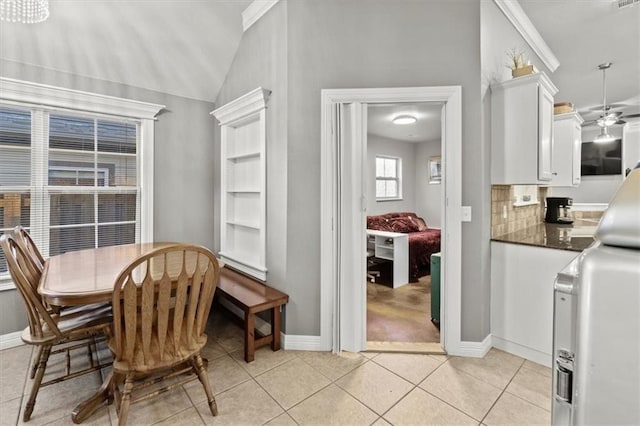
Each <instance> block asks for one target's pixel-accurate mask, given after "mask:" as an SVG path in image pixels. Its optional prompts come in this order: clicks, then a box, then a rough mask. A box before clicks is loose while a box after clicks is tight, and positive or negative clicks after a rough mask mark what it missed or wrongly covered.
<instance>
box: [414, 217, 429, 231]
mask: <svg viewBox="0 0 640 426" xmlns="http://www.w3.org/2000/svg"><path fill="white" fill-rule="evenodd" d="M411 220H412V221H413V223H415V224H416V226H417V227H418V231H426V230H427V229H429V227H428V226H427V224H426V223H425V221H424V219H423V218H421V217H417V216H415V217H412V218H411Z"/></svg>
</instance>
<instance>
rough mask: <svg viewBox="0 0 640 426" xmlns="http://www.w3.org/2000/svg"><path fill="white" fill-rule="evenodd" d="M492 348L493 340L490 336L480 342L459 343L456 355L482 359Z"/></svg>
mask: <svg viewBox="0 0 640 426" xmlns="http://www.w3.org/2000/svg"><path fill="white" fill-rule="evenodd" d="M492 346H493V338H492V337H491V334H489V335H488V336H487V337H485V338H484V340H482V342H467V341H464V342H460V346H459V351H458V353H457V355H459V356H468V357H472V358H483V357H484V356H485V355H486V354H487V352H489V350H491V347H492Z"/></svg>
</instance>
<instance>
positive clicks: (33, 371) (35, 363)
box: [30, 346, 42, 380]
mask: <svg viewBox="0 0 640 426" xmlns="http://www.w3.org/2000/svg"><path fill="white" fill-rule="evenodd" d="M40 358H42V346H38V348H37V351H36V358H35V359H34V360H33V365H32V366H31V375H30V378H31V379H32V380H33V379H34V378H35V377H36V371H38V364H40Z"/></svg>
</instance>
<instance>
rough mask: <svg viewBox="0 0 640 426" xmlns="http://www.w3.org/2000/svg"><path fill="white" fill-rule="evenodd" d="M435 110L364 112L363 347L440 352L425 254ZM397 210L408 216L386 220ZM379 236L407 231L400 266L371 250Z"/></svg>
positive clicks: (434, 200)
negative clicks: (408, 347)
mask: <svg viewBox="0 0 640 426" xmlns="http://www.w3.org/2000/svg"><path fill="white" fill-rule="evenodd" d="M441 108H442V106H441V105H440V104H437V103H414V104H406V103H405V104H402V103H399V104H375V105H374V104H370V105H369V106H368V107H367V171H366V173H367V206H366V207H367V228H369V229H367V234H368V250H367V280H368V282H367V302H366V303H367V347H368V348H373V347H376V348H383V349H385V350H393V349H394V348H398V347H403V348H405V349H406V347H407V345H408V344H411V345H412V348H413V349H415V350H425V351H441V347H440V333H439V321H438V320H439V312H437V313H435V312H434V313H433V314H432V312H431V311H432V308H433V310H434V311H435V310H436V309H439V304H438V303H437V302H436V301H434V302H433V303H432V301H431V291H432V290H431V289H432V286H431V274H430V265H429V263H430V258H431V254H432V253H436V252H439V251H440V227H441V220H440V219H441V218H440V215H441V207H442V201H441V197H442V194H441V187H442V185H441V184H440V183H441V180H440V179H441V175H440V174H439V173H438V172H440V171H441V167H442V164H441V129H440V116H441ZM399 117H400V120H398V118H399ZM402 119H405V120H404V121H406V122H405V123H404V124H402V123H403V120H402ZM414 119H415V120H414ZM399 212H405V213H413V214H411V215H409V214H402V215H400V216H402V217H396V218H391V217H390V216H393V213H399ZM407 216H411V219H409V218H408V217H407ZM419 218H422V219H424V222H425V223H424V224H423V223H421V221H420V220H419ZM416 219H418V220H416ZM425 228H428V229H425ZM378 231H383V232H384V231H390V232H397V233H400V234H407V233H408V238H406V239H405V240H408V244H407V248H408V250H407V253H406V255H408V257H407V258H405V257H403V256H404V255H403V253H402V250H403V248H402V244H403V240H402V238H400V239H399V240H397V239H394V240H395V241H396V245H397V247H396V252H395V253H397V254H396V255H395V257H396V259H397V258H398V257H400V258H401V259H400V260H399V261H400V263H401V264H402V265H404V266H400V267H399V266H397V265H396V263H397V262H396V263H394V260H393V258H394V252H389V253H383V252H382V250H381V249H380V247H378V251H377V252H376V250H375V249H376V238H377V239H378V242H382V241H383V240H381V239H380V238H381V236H380V235H379V234H378ZM411 231H413V232H411ZM415 231H423V232H415ZM376 235H378V236H377V237H376ZM396 235H398V234H396ZM418 238H421V240H417V239H418ZM378 246H379V245H378ZM434 285H435V284H434ZM435 296H436V299H437V298H438V297H439V294H437V293H436V294H435Z"/></svg>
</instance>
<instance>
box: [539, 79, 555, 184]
mask: <svg viewBox="0 0 640 426" xmlns="http://www.w3.org/2000/svg"><path fill="white" fill-rule="evenodd" d="M552 152H553V96H552V95H551V94H550V93H549V92H548V91H546V90H545V89H544V88H543V87H541V86H538V180H541V181H550V180H551V178H552V177H553V173H552V169H551V161H552Z"/></svg>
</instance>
